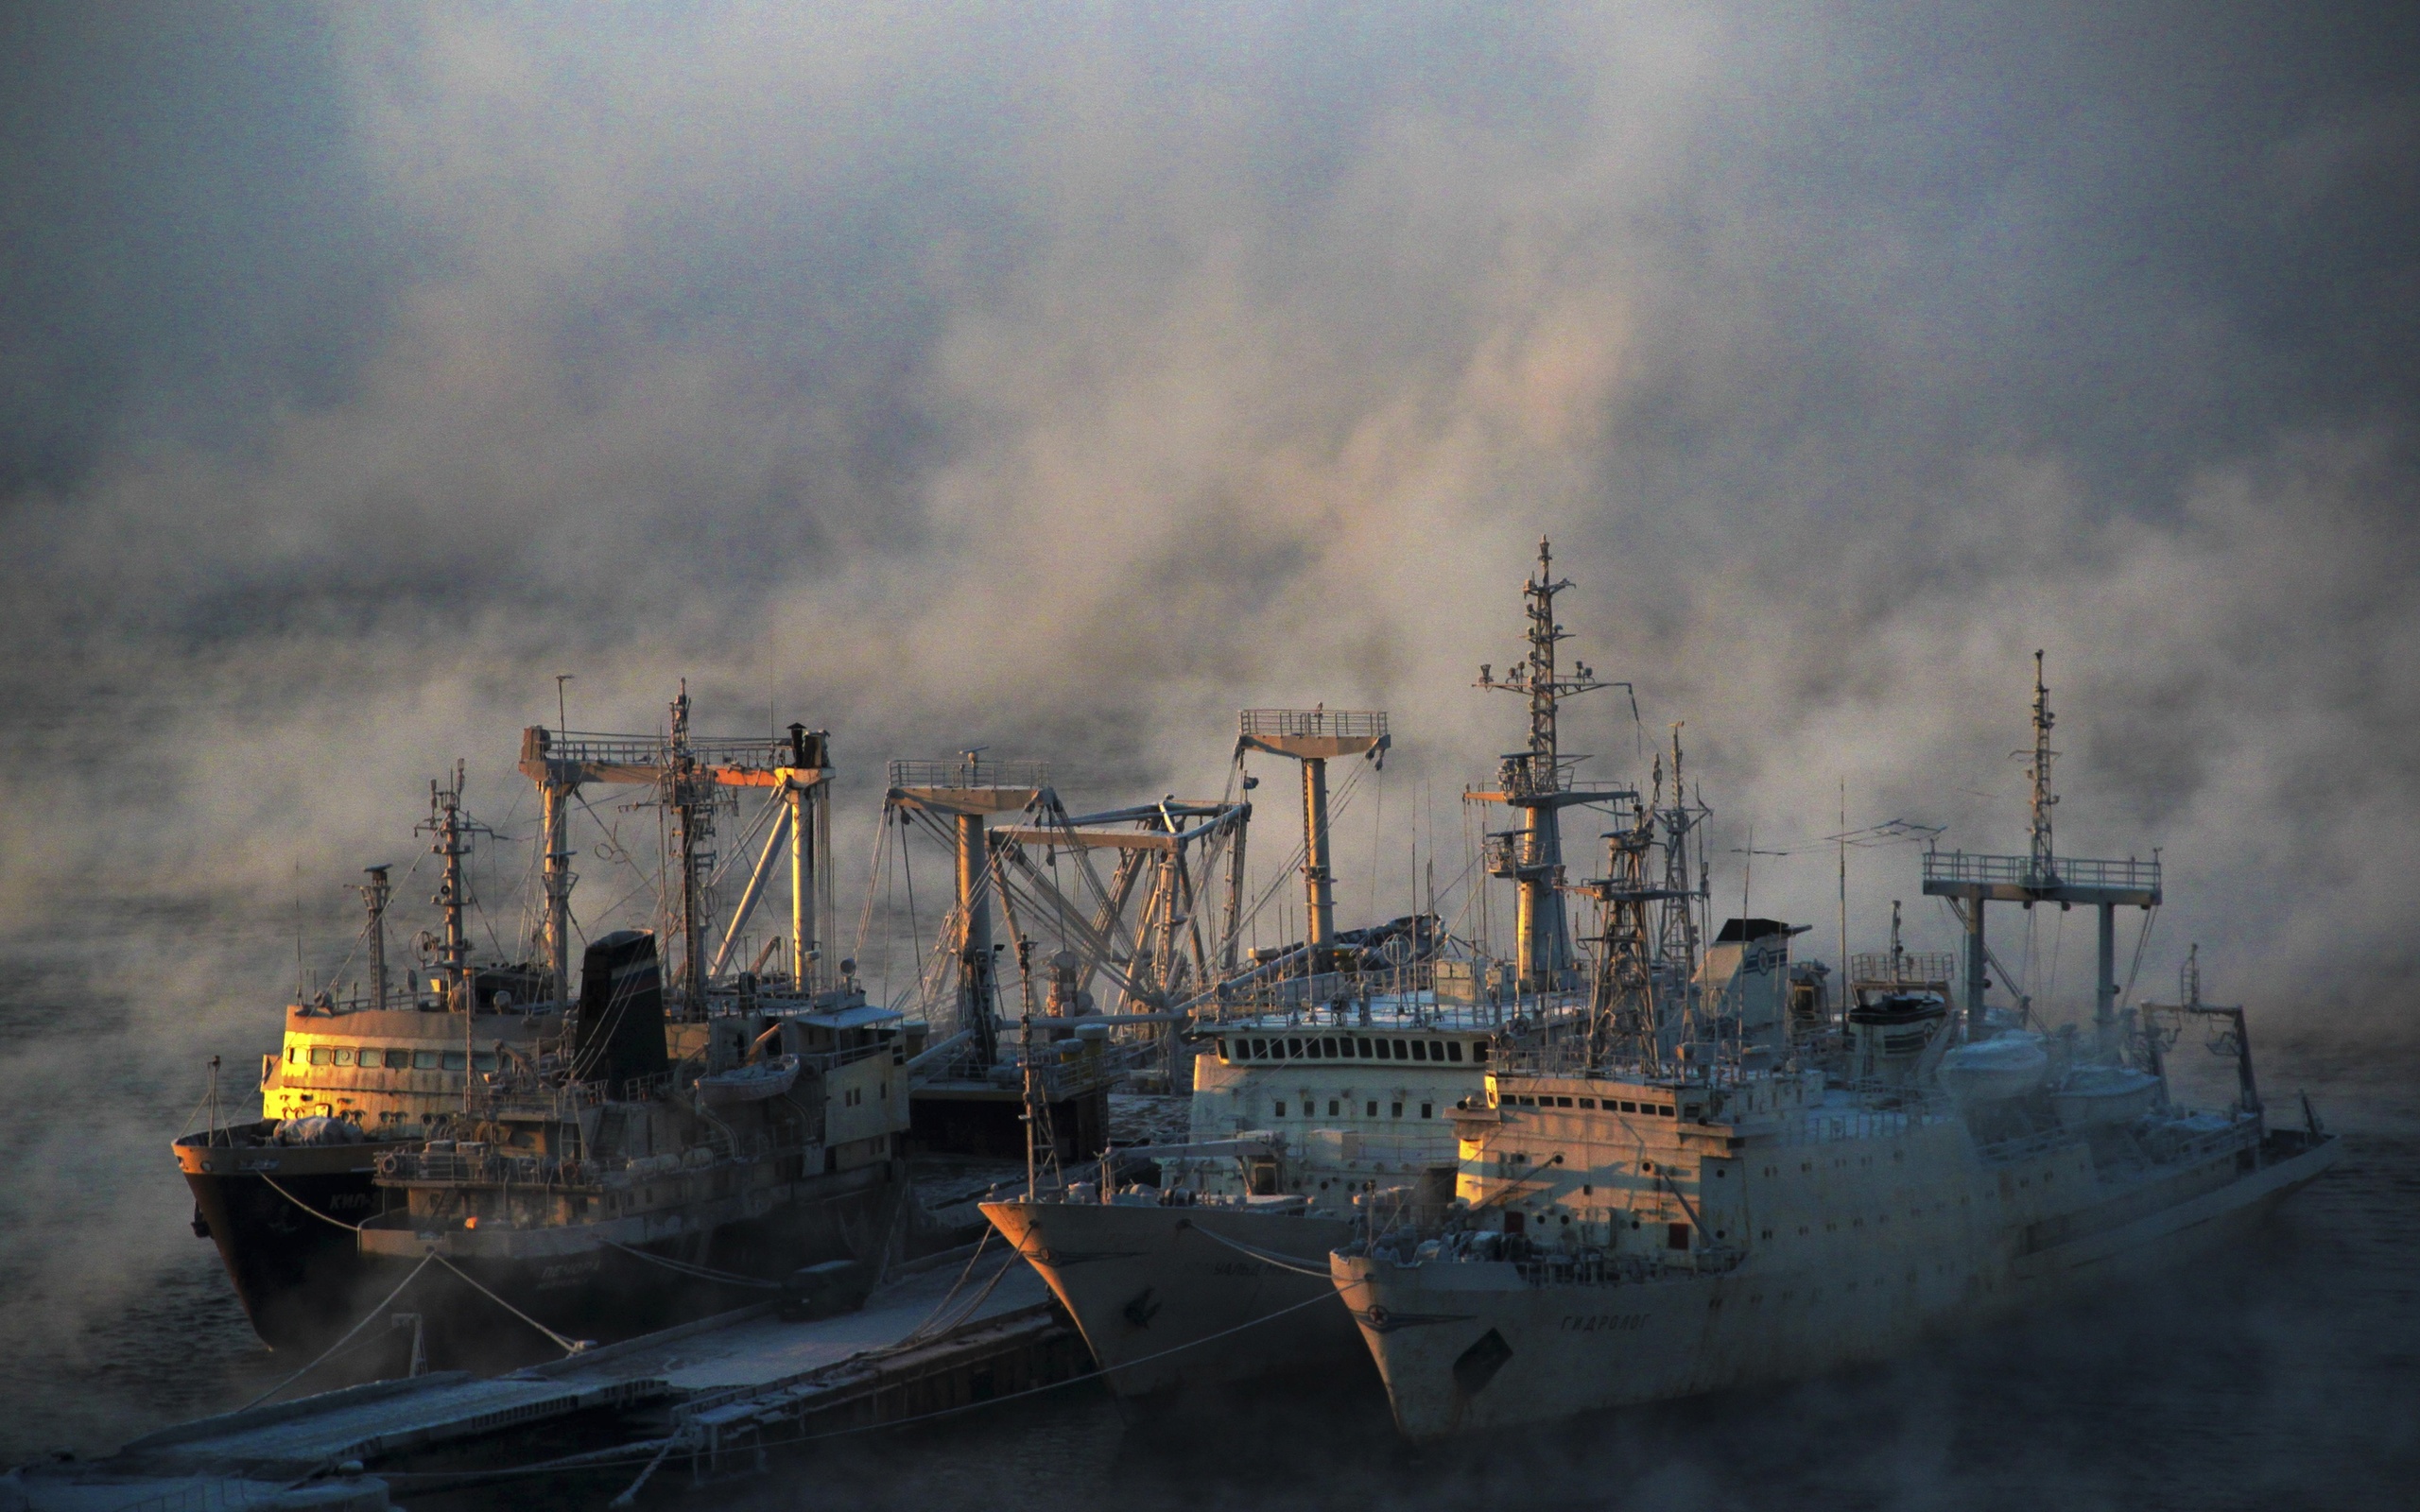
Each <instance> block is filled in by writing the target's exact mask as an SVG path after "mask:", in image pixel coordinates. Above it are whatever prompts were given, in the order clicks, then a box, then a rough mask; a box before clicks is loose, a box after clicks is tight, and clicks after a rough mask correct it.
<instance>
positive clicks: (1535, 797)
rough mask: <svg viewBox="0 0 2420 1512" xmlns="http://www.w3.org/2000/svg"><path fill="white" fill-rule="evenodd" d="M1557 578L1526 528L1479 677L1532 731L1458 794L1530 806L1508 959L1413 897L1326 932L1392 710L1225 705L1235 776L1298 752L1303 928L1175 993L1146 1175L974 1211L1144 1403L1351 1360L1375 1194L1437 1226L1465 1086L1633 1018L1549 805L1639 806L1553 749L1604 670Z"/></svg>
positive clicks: (1346, 1370)
mask: <svg viewBox="0 0 2420 1512" xmlns="http://www.w3.org/2000/svg"><path fill="white" fill-rule="evenodd" d="M1568 586H1569V585H1568V584H1567V583H1564V582H1561V581H1558V580H1557V579H1555V578H1554V576H1553V575H1552V555H1551V552H1550V551H1549V550H1548V548H1547V546H1546V545H1545V544H1544V543H1541V545H1540V548H1539V568H1538V572H1537V574H1536V575H1535V576H1533V577H1532V578H1531V579H1530V581H1529V582H1528V583H1527V584H1526V585H1525V589H1524V593H1525V597H1526V600H1527V603H1528V605H1529V616H1530V656H1529V658H1528V660H1527V661H1525V662H1523V663H1522V664H1521V665H1520V666H1519V667H1516V668H1515V669H1514V670H1513V675H1512V677H1511V678H1510V679H1496V678H1495V677H1494V676H1493V673H1492V671H1491V670H1489V669H1486V668H1482V669H1481V674H1480V679H1479V681H1480V685H1481V686H1482V687H1487V688H1499V687H1500V688H1512V689H1513V690H1514V691H1517V692H1520V693H1521V694H1523V695H1524V696H1526V697H1527V698H1528V700H1529V703H1530V747H1529V748H1528V749H1527V750H1525V751H1523V752H1521V753H1519V754H1517V755H1516V756H1513V757H1507V758H1506V759H1505V761H1504V763H1503V764H1502V766H1501V770H1500V772H1499V777H1500V781H1499V783H1498V785H1497V786H1496V787H1495V788H1492V789H1487V790H1474V791H1473V792H1471V793H1470V794H1467V795H1466V798H1467V799H1470V800H1471V801H1474V802H1481V801H1484V802H1493V803H1501V804H1509V805H1510V806H1512V807H1513V809H1514V810H1515V811H1516V812H1517V813H1518V814H1519V815H1520V816H1521V817H1522V824H1521V827H1520V828H1519V829H1518V830H1516V831H1513V832H1509V833H1495V834H1490V835H1489V836H1488V837H1487V851H1486V859H1487V862H1488V865H1489V868H1490V869H1491V874H1493V875H1498V876H1502V877H1505V878H1509V879H1510V880H1512V881H1513V884H1514V886H1515V890H1516V892H1517V893H1518V896H1519V899H1520V902H1519V906H1518V909H1517V917H1516V936H1517V944H1516V947H1515V953H1514V954H1515V960H1514V961H1513V963H1510V964H1511V965H1512V967H1513V970H1512V971H1505V972H1501V973H1499V972H1498V971H1495V970H1494V963H1492V962H1489V961H1487V960H1486V959H1484V958H1483V957H1481V956H1478V955H1477V954H1475V953H1469V952H1467V951H1464V950H1462V949H1461V948H1460V947H1457V946H1454V945H1453V944H1451V943H1450V942H1448V941H1447V940H1446V939H1445V938H1444V937H1443V931H1442V930H1441V928H1440V927H1439V920H1437V919H1434V918H1430V917H1427V916H1414V917H1412V918H1409V919H1399V920H1396V921H1394V922H1393V923H1392V924H1390V925H1386V926H1373V927H1372V928H1369V929H1365V930H1361V931H1340V930H1338V929H1337V928H1336V925H1335V917H1334V914H1335V902H1334V881H1335V879H1334V871H1333V860H1332V857H1333V848H1332V845H1331V843H1330V836H1329V822H1330V820H1329V788H1328V764H1329V763H1330V762H1333V761H1338V760H1341V759H1345V758H1349V757H1352V756H1357V755H1358V756H1361V757H1364V758H1365V759H1367V760H1369V761H1371V762H1372V763H1375V762H1377V761H1379V760H1381V759H1383V757H1384V754H1385V752H1386V750H1387V749H1388V747H1390V745H1391V744H1392V731H1391V730H1390V729H1389V726H1388V721H1387V716H1386V714H1385V713H1383V712H1380V711H1374V710H1370V711H1353V710H1330V709H1328V708H1326V707H1325V706H1321V707H1319V708H1315V709H1292V710H1281V709H1266V710H1247V711H1245V712H1244V713H1243V714H1242V715H1241V716H1240V718H1239V720H1238V722H1237V740H1236V760H1237V763H1238V769H1239V770H1240V764H1241V763H1242V762H1243V761H1244V760H1245V759H1246V758H1247V756H1249V755H1253V754H1267V755H1275V756H1280V757H1284V758H1287V759H1288V760H1291V761H1294V762H1296V763H1297V764H1298V765H1299V766H1300V769H1301V777H1302V790H1303V849H1302V851H1301V855H1302V882H1303V904H1304V919H1305V935H1304V938H1303V940H1302V941H1301V942H1300V943H1299V944H1297V945H1292V946H1283V947H1279V948H1277V949H1274V950H1271V951H1266V952H1263V953H1260V957H1259V958H1258V959H1256V960H1255V961H1254V962H1253V964H1252V965H1250V966H1249V967H1245V966H1241V965H1240V963H1239V964H1238V969H1237V970H1236V971H1234V972H1232V973H1231V974H1229V975H1228V976H1227V977H1226V978H1225V979H1224V980H1222V981H1221V982H1219V984H1218V987H1217V990H1216V991H1215V992H1214V993H1210V994H1205V995H1204V999H1203V1000H1202V1001H1199V1002H1197V1003H1196V1004H1194V1005H1192V1008H1193V1019H1194V1022H1193V1023H1192V1026H1191V1028H1190V1031H1189V1032H1190V1034H1191V1036H1192V1038H1193V1040H1194V1042H1195V1043H1196V1044H1198V1045H1199V1046H1201V1051H1202V1053H1201V1055H1199V1056H1198V1057H1196V1059H1195V1060H1194V1076H1193V1099H1192V1107H1191V1129H1190V1135H1189V1138H1188V1140H1187V1142H1186V1143H1184V1144H1182V1145H1177V1146H1168V1147H1162V1148H1152V1149H1145V1150H1130V1151H1128V1152H1125V1153H1126V1154H1127V1155H1128V1156H1129V1157H1132V1158H1136V1159H1144V1158H1148V1159H1151V1160H1156V1161H1157V1163H1158V1166H1159V1172H1160V1176H1159V1184H1158V1185H1156V1186H1145V1185H1139V1184H1137V1185H1130V1186H1128V1187H1126V1188H1125V1189H1124V1190H1113V1189H1111V1187H1110V1184H1109V1183H1107V1182H1103V1183H1099V1184H1095V1183H1091V1182H1080V1183H1077V1184H1074V1185H1072V1186H1069V1187H1067V1188H1065V1189H1063V1190H1061V1191H1058V1192H1052V1191H1050V1190H1048V1189H1047V1188H1043V1189H1040V1190H1037V1191H1036V1192H1035V1193H1034V1194H1031V1195H1029V1196H1028V1197H1027V1198H1025V1199H1022V1200H1017V1201H1005V1202H994V1203H988V1204H986V1205H985V1207H984V1211H985V1213H986V1214H987V1215H988V1216H989V1217H990V1218H991V1219H992V1221H993V1223H994V1225H995V1226H997V1227H998V1229H1000V1231H1001V1233H1002V1234H1003V1235H1005V1236H1006V1237H1007V1238H1009V1239H1010V1240H1011V1242H1012V1243H1014V1244H1015V1245H1016V1246H1017V1247H1018V1249H1019V1250H1020V1251H1021V1252H1022V1253H1024V1254H1025V1255H1026V1256H1027V1258H1028V1259H1029V1260H1030V1261H1032V1263H1034V1265H1035V1266H1036V1268H1038V1269H1039V1270H1040V1271H1041V1272H1042V1273H1043V1276H1044V1278H1045V1279H1046V1280H1047V1281H1048V1282H1049V1284H1050V1286H1051V1288H1052V1290H1053V1291H1054V1292H1055V1293H1057V1295H1058V1296H1059V1297H1060V1298H1061V1300H1062V1301H1063V1302H1064V1303H1065V1304H1066V1306H1067V1309H1068V1311H1069V1313H1070V1314H1073V1315H1074V1317H1075V1318H1076V1321H1077V1324H1078V1326H1079V1327H1080V1328H1081V1329H1082V1330H1083V1332H1084V1337H1085V1341H1086V1342H1087V1344H1088V1345H1090V1347H1091V1349H1092V1350H1093V1353H1094V1356H1095V1358H1096V1359H1097V1360H1098V1362H1099V1363H1100V1365H1101V1366H1102V1367H1103V1370H1104V1374H1105V1379H1106V1380H1107V1382H1108V1383H1109V1385H1110V1388H1111V1389H1112V1390H1113V1391H1115V1392H1117V1393H1119V1394H1121V1395H1125V1396H1139V1395H1146V1394H1150V1393H1155V1392H1161V1391H1166V1390H1169V1389H1173V1388H1176V1387H1180V1386H1202V1385H1211V1384H1217V1383H1228V1382H1236V1381H1243V1380H1249V1379H1252V1378H1254V1377H1258V1376H1263V1375H1266V1374H1269V1373H1270V1372H1272V1371H1279V1370H1293V1369H1310V1370H1314V1371H1334V1372H1340V1373H1342V1374H1344V1375H1346V1376H1352V1377H1362V1376H1363V1374H1364V1371H1365V1369H1366V1366H1362V1365H1361V1364H1360V1360H1361V1359H1362V1358H1364V1356H1362V1355H1361V1354H1360V1352H1359V1351H1358V1350H1357V1348H1356V1344H1355V1339H1354V1332H1353V1328H1352V1325H1351V1322H1350V1319H1349V1318H1348V1317H1347V1315H1346V1314H1345V1312H1344V1310H1343V1309H1342V1308H1341V1307H1340V1306H1338V1305H1337V1304H1336V1302H1335V1300H1334V1298H1333V1297H1332V1295H1330V1292H1331V1288H1330V1286H1329V1282H1328V1280H1327V1271H1326V1259H1325V1257H1326V1255H1327V1253H1328V1251H1329V1250H1330V1249H1332V1248H1334V1247H1335V1246H1338V1245H1340V1244H1341V1243H1344V1242H1345V1240H1346V1239H1347V1237H1348V1236H1350V1235H1351V1234H1354V1233H1357V1232H1364V1231H1367V1229H1368V1227H1369V1223H1370V1220H1371V1215H1372V1214H1374V1213H1378V1214H1385V1215H1388V1221H1393V1220H1394V1219H1406V1218H1418V1219H1422V1220H1425V1221H1434V1220H1435V1219H1436V1218H1437V1217H1439V1216H1441V1215H1442V1214H1443V1212H1444V1211H1445V1209H1446V1206H1447V1204H1449V1203H1450V1202H1451V1201H1452V1199H1453V1187H1454V1180H1455V1160H1456V1154H1457V1149H1458V1145H1457V1143H1456V1140H1455V1135H1454V1132H1453V1125H1452V1122H1451V1119H1452V1115H1453V1110H1454V1108H1455V1107H1456V1106H1457V1105H1458V1104H1460V1103H1461V1102H1463V1101H1464V1100H1466V1099H1467V1098H1469V1097H1472V1096H1474V1095H1478V1093H1479V1092H1480V1091H1481V1090H1482V1088H1483V1086H1484V1082H1485V1078H1486V1075H1487V1074H1488V1072H1489V1070H1490V1069H1491V1068H1492V1066H1493V1064H1494V1057H1495V1056H1496V1055H1498V1054H1499V1053H1500V1051H1501V1049H1502V1047H1503V1046H1505V1045H1508V1044H1526V1045H1530V1046H1532V1047H1547V1046H1551V1047H1553V1053H1556V1054H1568V1053H1574V1049H1575V1047H1582V1048H1581V1049H1580V1050H1579V1051H1578V1053H1582V1054H1584V1053H1585V1051H1584V1043H1585V1041H1586V1040H1587V1039H1588V1037H1589V1035H1590V1034H1591V1032H1592V1026H1594V1025H1599V1024H1600V1023H1601V1024H1613V1023H1616V1022H1628V1021H1627V1020H1625V1019H1624V1017H1623V1015H1624V1014H1625V1013H1626V1012H1633V1011H1634V1006H1635V1005H1631V1006H1630V1007H1626V1006H1625V1004H1628V1003H1629V1002H1630V1000H1629V999H1627V998H1624V997H1623V996H1622V994H1623V992H1624V991H1626V990H1628V988H1627V987H1626V986H1622V985H1616V983H1615V978H1614V977H1612V976H1608V975H1607V974H1606V973H1605V971H1601V970H1600V971H1599V973H1598V980H1597V982H1596V983H1595V984H1594V985H1593V993H1592V984H1590V983H1589V982H1588V981H1586V980H1584V977H1585V976H1586V973H1585V972H1583V971H1582V970H1581V969H1580V966H1579V956H1578V954H1576V953H1575V951H1574V950H1573V947H1572V936H1571V931H1570V928H1569V924H1568V921H1567V919H1566V917H1565V913H1564V892H1565V890H1566V889H1567V887H1568V886H1569V884H1568V883H1567V881H1566V879H1565V876H1564V862H1563V851H1562V841H1561V815H1562V813H1563V811H1564V810H1565V809H1567V808H1572V807H1576V806H1579V805H1582V804H1597V805H1603V804H1608V803H1614V802H1629V803H1632V804H1634V805H1635V804H1636V803H1637V795H1635V794H1634V793H1632V792H1630V791H1629V790H1627V789H1614V788H1591V787H1584V786H1582V785H1580V784H1579V783H1577V782H1574V781H1573V780H1572V770H1573V762H1572V759H1571V758H1568V757H1566V756H1565V755H1564V753H1563V752H1562V751H1561V749H1560V747H1559V746H1558V744H1557V743H1558V740H1559V734H1558V723H1557V721H1558V715H1559V710H1560V705H1561V701H1562V700H1563V699H1564V698H1566V697H1569V696H1573V695H1575V694H1579V693H1583V692H1587V691H1590V690H1593V689H1596V688H1600V687H1608V686H1618V684H1611V683H1605V682H1602V681H1599V679H1597V678H1596V676H1595V674H1594V673H1593V672H1591V671H1589V669H1588V668H1587V667H1585V666H1584V665H1580V666H1578V667H1577V668H1576V670H1575V671H1574V672H1573V673H1572V674H1571V675H1569V676H1565V675H1564V674H1562V673H1560V672H1559V671H1558V670H1557V664H1556V660H1555V657H1556V650H1555V648H1556V645H1557V644H1558V643H1559V642H1560V641H1561V640H1562V639H1563V638H1564V632H1563V630H1562V627H1560V626H1559V625H1557V624H1556V623H1555V622H1554V618H1553V604H1554V595H1555V594H1556V593H1559V592H1560V591H1562V590H1563V589H1564V588H1566V587H1568ZM1674 785H1675V791H1676V793H1677V791H1678V782H1677V779H1676V781H1675V784H1674ZM1671 818H1672V816H1669V815H1668V814H1666V813H1665V812H1663V811H1662V809H1661V808H1660V807H1659V806H1657V805H1654V804H1650V805H1647V806H1646V809H1645V816H1644V819H1643V820H1642V821H1641V822H1644V823H1645V824H1647V825H1648V826H1650V827H1651V834H1650V838H1649V839H1648V841H1647V842H1646V843H1645V844H1644V845H1643V846H1641V847H1639V848H1638V850H1637V852H1636V854H1637V858H1638V859H1639V860H1641V861H1642V862H1643V863H1644V864H1648V865H1652V856H1651V852H1654V851H1658V850H1659V849H1660V847H1661V842H1662V840H1663V838H1664V836H1665V833H1667V832H1665V831H1661V830H1655V829H1654V828H1653V827H1656V826H1663V825H1666V824H1667V823H1668V822H1669V821H1670V820H1671ZM1634 827H1635V826H1634ZM1680 828H1681V830H1682V833H1685V829H1686V824H1685V821H1683V822H1682V823H1681V826H1680ZM1616 869H1617V870H1618V869H1619V868H1618V867H1617V868H1616ZM1659 876H1660V873H1659ZM1616 894H1617V895H1618V896H1619V897H1620V899H1621V900H1622V901H1623V906H1624V907H1627V908H1630V909H1632V911H1631V912H1629V913H1625V914H1624V915H1623V916H1622V917H1623V919H1625V920H1627V921H1635V920H1636V919H1638V917H1639V915H1638V914H1637V913H1636V909H1637V908H1639V907H1644V906H1646V905H1649V904H1651V903H1653V902H1657V901H1660V900H1664V899H1666V898H1667V897H1668V896H1669V897H1671V898H1679V897H1681V896H1682V891H1681V890H1674V891H1672V892H1670V893H1669V894H1667V892H1666V891H1665V890H1663V889H1661V888H1646V887H1637V886H1631V885H1627V884H1624V883H1621V882H1619V881H1615V882H1608V883H1605V884H1603V885H1602V887H1601V888H1600V892H1599V895H1600V897H1611V896H1615V895H1616ZM1689 896H1692V897H1693V896H1694V893H1693V892H1692V893H1690V894H1689ZM1655 923H1656V924H1657V925H1658V926H1659V927H1660V925H1661V923H1662V920H1660V919H1658V920H1655ZM1616 927H1617V928H1619V929H1623V930H1628V929H1629V928H1630V927H1631V925H1630V923H1629V922H1625V923H1624V924H1622V925H1619V926H1616ZM1625 937H1627V936H1625ZM1688 937H1689V938H1690V939H1691V940H1692V942H1694V938H1695V936H1694V935H1691V936H1688ZM1624 959H1625V962H1626V965H1625V966H1624V967H1623V968H1621V971H1629V970H1630V969H1631V968H1633V967H1635V968H1637V969H1638V971H1643V972H1645V973H1646V976H1647V977H1648V978H1650V979H1651V980H1646V981H1645V982H1644V983H1643V989H1644V990H1646V991H1648V992H1650V993H1653V992H1655V991H1659V990H1660V991H1662V992H1663V993H1665V994H1666V995H1668V996H1669V997H1671V998H1672V999H1673V1000H1675V1001H1694V997H1693V995H1692V994H1693V993H1694V990H1695V988H1694V987H1693V986H1692V985H1691V983H1690V981H1689V977H1690V974H1691V973H1690V971H1689V969H1688V968H1686V967H1683V968H1681V969H1680V970H1679V971H1674V970H1673V963H1672V962H1671V961H1670V960H1669V959H1668V958H1667V956H1666V955H1665V954H1663V953H1662V952H1661V951H1660V950H1659V949H1658V948H1657V947H1656V946H1655V944H1654V943H1653V942H1651V941H1647V940H1641V941H1639V942H1637V945H1636V948H1635V949H1634V950H1633V951H1632V953H1631V954H1629V955H1628V956H1626V957H1624ZM1615 974H1616V976H1619V975H1620V972H1616V973H1615ZM1621 982H1622V983H1624V984H1627V983H1628V978H1627V977H1626V976H1625V977H1621ZM1592 1005H1593V1007H1594V1011H1593V1012H1592Z"/></svg>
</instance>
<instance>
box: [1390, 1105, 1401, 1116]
mask: <svg viewBox="0 0 2420 1512" xmlns="http://www.w3.org/2000/svg"><path fill="white" fill-rule="evenodd" d="M1389 1107H1391V1108H1392V1109H1393V1111H1392V1112H1391V1113H1389V1114H1388V1115H1387V1116H1388V1117H1390V1118H1401V1117H1403V1104H1401V1103H1392V1104H1390V1105H1389Z"/></svg>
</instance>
